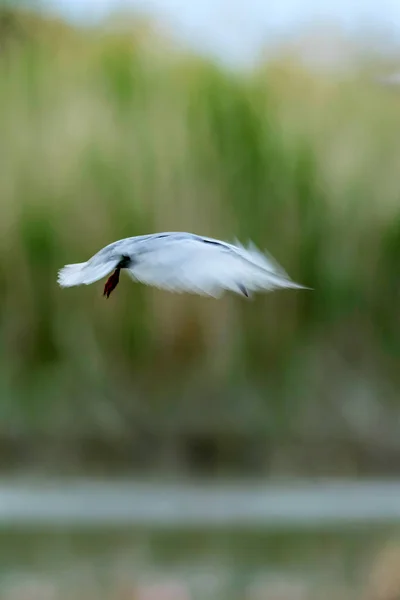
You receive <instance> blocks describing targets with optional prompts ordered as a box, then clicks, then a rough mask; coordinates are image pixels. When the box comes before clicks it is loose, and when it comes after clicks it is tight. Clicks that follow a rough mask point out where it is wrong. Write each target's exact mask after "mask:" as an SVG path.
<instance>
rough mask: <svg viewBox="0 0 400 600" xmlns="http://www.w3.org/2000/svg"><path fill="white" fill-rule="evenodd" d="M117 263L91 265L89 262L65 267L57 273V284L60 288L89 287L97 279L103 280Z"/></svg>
mask: <svg viewBox="0 0 400 600" xmlns="http://www.w3.org/2000/svg"><path fill="white" fill-rule="evenodd" d="M117 264H118V261H113V262H105V263H100V264H96V265H91V264H90V261H88V262H84V263H76V264H74V265H65V267H63V268H62V269H60V270H59V272H58V283H59V285H60V286H61V287H73V286H75V285H89V284H91V283H94V282H95V281H99V279H103V277H106V275H109V274H110V273H111V271H113V270H114V269H115V267H116V266H117Z"/></svg>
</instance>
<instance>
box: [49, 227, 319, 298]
mask: <svg viewBox="0 0 400 600" xmlns="http://www.w3.org/2000/svg"><path fill="white" fill-rule="evenodd" d="M126 257H128V260H129V259H130V261H131V262H130V264H128V265H127V267H126V268H127V270H128V273H129V274H130V275H131V276H132V278H133V279H135V280H136V281H140V282H142V283H144V284H147V285H152V286H155V287H158V288H162V289H165V290H169V291H171V292H191V293H194V294H201V295H207V296H213V297H216V298H217V297H219V296H221V295H222V293H223V292H224V291H225V290H229V291H231V292H234V293H237V294H242V295H243V294H245V295H247V294H250V293H251V292H255V291H261V290H264V291H272V290H274V289H278V288H294V289H308V288H305V287H304V286H302V285H299V284H298V283H295V282H293V281H292V280H291V279H290V278H289V276H288V275H287V273H286V272H285V271H284V270H283V269H282V268H281V267H280V265H279V264H278V263H276V261H275V260H274V259H273V258H272V257H271V256H269V255H267V254H263V253H262V252H261V251H260V250H259V249H258V248H256V246H255V245H254V244H252V243H251V242H250V243H249V245H248V247H247V248H245V247H244V246H242V245H241V244H240V243H239V242H237V243H236V244H228V243H226V242H220V241H218V240H214V239H212V238H205V237H201V236H198V235H194V234H190V233H179V232H176V233H162V234H152V235H145V236H137V237H133V238H126V239H123V240H119V241H118V242H114V243H112V244H109V245H108V246H106V247H105V248H103V249H102V250H100V251H99V252H98V253H97V254H95V255H94V256H93V257H92V258H91V259H89V260H88V261H87V262H85V263H79V264H75V265H66V266H65V267H63V268H62V269H61V270H60V271H59V274H58V282H59V284H60V286H62V287H70V286H75V285H81V284H86V285H88V284H90V283H93V282H95V281H98V280H99V279H101V278H103V277H105V276H106V275H109V274H110V273H111V272H112V271H113V270H114V269H115V268H116V267H117V266H118V264H119V263H120V261H121V259H122V258H125V259H126Z"/></svg>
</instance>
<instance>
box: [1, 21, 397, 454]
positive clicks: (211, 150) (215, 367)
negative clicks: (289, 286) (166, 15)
mask: <svg viewBox="0 0 400 600" xmlns="http://www.w3.org/2000/svg"><path fill="white" fill-rule="evenodd" d="M3 13H4V15H6V14H7V20H5V18H3V17H4V15H3ZM2 15H3V17H2V19H0V27H1V28H2V40H3V43H2V46H3V51H2V54H1V56H0V131H1V136H0V154H1V158H2V159H1V161H0V199H1V217H2V218H1V219H0V250H1V251H0V285H1V290H2V293H1V295H0V341H1V344H0V395H1V396H0V397H1V403H0V422H1V428H0V435H2V436H3V437H7V436H10V435H11V437H12V436H16V437H18V436H22V437H24V436H25V437H26V436H28V437H29V436H37V435H39V436H40V435H44V434H46V436H48V437H50V438H52V439H54V440H57V439H59V438H63V437H75V438H79V437H80V436H83V437H85V436H89V437H90V436H100V437H104V438H107V439H108V438H110V439H114V438H115V437H118V438H120V439H122V438H123V437H124V436H125V437H126V436H128V437H129V436H131V435H132V432H134V431H137V430H140V429H146V430H152V431H155V432H157V431H166V430H167V431H168V432H178V433H180V434H183V433H187V432H196V431H197V432H198V431H215V432H220V433H223V432H226V431H232V430H233V431H239V432H240V431H250V432H257V433H261V434H262V435H267V436H269V438H270V439H272V440H276V441H277V442H279V444H282V443H284V442H285V440H289V439H295V440H298V441H300V442H301V441H304V440H305V439H311V438H313V439H319V440H325V439H328V438H329V436H333V437H334V438H335V439H339V440H343V439H348V438H349V439H350V440H353V441H354V444H355V445H357V444H363V443H364V442H369V440H370V439H373V440H374V443H375V442H376V441H377V440H379V442H383V443H385V441H387V440H388V439H390V440H391V439H392V438H391V435H392V433H393V432H392V430H391V427H392V425H393V417H395V416H396V415H397V411H398V400H397V399H398V393H397V390H398V385H399V383H400V380H399V374H398V373H399V372H398V359H399V350H400V321H399V310H398V302H399V276H398V265H399V262H400V203H399V190H398V172H399V166H400V165H399V161H400V138H399V135H398V133H397V131H396V127H397V125H398V123H399V116H400V98H398V97H397V96H396V94H393V93H388V92H387V91H386V90H383V89H378V88H377V86H374V85H373V84H371V83H368V82H366V81H365V78H364V79H363V77H362V76H361V74H360V73H359V72H358V71H357V69H356V68H355V69H354V73H353V74H352V76H351V77H347V78H345V77H342V78H340V77H336V78H335V77H332V76H330V77H328V76H327V75H325V76H324V75H316V74H313V73H311V72H308V71H307V69H306V68H305V67H302V66H301V64H300V63H299V62H296V60H294V59H293V60H291V59H288V58H287V57H283V58H280V57H279V56H278V57H277V58H275V59H274V60H273V61H272V62H270V63H268V64H266V65H262V66H260V67H259V68H258V69H257V70H255V71H254V72H253V73H250V74H245V75H243V74H236V73H231V72H228V71H225V70H224V69H223V68H221V67H217V66H216V65H214V64H212V63H210V62H209V61H206V60H203V59H201V58H199V57H195V56H191V55H190V54H189V53H188V54H187V55H185V54H184V53H182V52H181V53H178V52H175V53H174V52H172V51H169V50H168V51H166V50H165V49H163V46H162V44H159V46H160V47H159V46H158V45H157V43H158V42H159V40H157V39H155V38H154V36H153V37H152V35H151V34H146V35H141V31H140V29H138V30H134V31H133V32H131V33H126V32H125V33H117V32H116V31H115V30H113V29H110V30H108V31H107V30H102V31H100V30H99V31H93V30H92V31H90V32H80V31H73V30H71V29H69V28H68V27H66V26H64V25H62V24H60V23H57V22H52V21H50V20H46V19H41V18H36V17H33V16H29V15H21V14H19V13H17V12H16V13H13V12H10V11H6V10H5V9H4V10H3V12H2ZM5 23H6V25H5ZM161 230H189V231H194V232H197V233H200V234H204V235H209V236H216V237H220V238H225V239H228V240H232V239H233V238H234V237H237V238H238V239H239V240H241V241H243V242H246V241H247V239H252V240H253V241H254V242H255V243H256V244H257V245H258V246H259V247H260V248H267V249H268V251H269V252H271V253H272V255H273V256H274V257H275V258H276V259H277V260H278V261H279V262H280V263H281V264H282V265H283V266H284V268H285V269H286V270H287V271H288V272H289V274H290V275H291V276H292V277H293V278H294V279H295V280H297V281H299V282H301V283H303V284H305V285H308V286H311V287H312V288H314V291H313V292H279V293H275V294H271V295H268V296H261V297H257V298H256V299H255V300H254V301H253V303H251V304H249V303H248V302H243V301H242V300H241V299H239V298H235V297H231V296H227V297H225V298H223V299H222V300H220V301H218V302H216V301H213V300H204V299H199V298H195V297H187V296H173V295H169V294H167V293H163V292H160V291H156V290H152V289H148V288H144V287H142V286H140V285H132V284H131V283H129V281H128V280H126V281H122V285H120V286H119V288H118V290H117V293H116V294H115V295H113V297H112V298H111V299H110V300H109V301H107V302H106V301H104V300H103V298H102V297H101V292H102V284H99V285H93V286H89V287H87V288H86V287H82V288H76V289H71V290H60V289H59V288H58V287H57V284H56V276H57V270H58V269H59V268H60V267H61V266H63V265H64V264H65V263H71V262H79V261H82V260H85V259H87V258H88V257H89V256H91V255H92V254H94V253H95V252H96V251H97V250H98V249H99V248H101V247H102V246H104V245H106V244H108V243H109V242H111V241H113V240H115V239H120V238H122V237H125V236H131V235H136V234H142V233H147V232H152V231H161ZM370 415H373V416H370ZM378 422H379V426H378ZM375 424H376V430H375V429H374V428H375ZM369 436H372V438H370V437H369ZM392 437H393V443H392V446H391V447H392V448H395V449H396V451H397V449H399V450H400V445H399V442H398V440H397V435H396V436H394V435H393V436H392ZM398 446H399V447H398Z"/></svg>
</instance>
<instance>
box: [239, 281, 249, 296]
mask: <svg viewBox="0 0 400 600" xmlns="http://www.w3.org/2000/svg"><path fill="white" fill-rule="evenodd" d="M238 288H239V290H240V291H241V292H242V294H243V296H246V298H249V292H248V291H247V290H246V288H245V287H244V285H243V284H242V283H238Z"/></svg>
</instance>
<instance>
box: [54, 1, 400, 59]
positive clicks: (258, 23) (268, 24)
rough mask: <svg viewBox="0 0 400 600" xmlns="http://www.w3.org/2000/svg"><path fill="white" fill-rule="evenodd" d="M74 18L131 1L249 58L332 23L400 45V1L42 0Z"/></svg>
mask: <svg viewBox="0 0 400 600" xmlns="http://www.w3.org/2000/svg"><path fill="white" fill-rule="evenodd" d="M43 1H44V2H45V3H46V4H47V5H48V6H50V7H51V8H52V9H56V10H58V11H60V12H61V13H62V15H64V16H65V17H67V18H68V19H71V20H73V21H78V22H79V21H83V22H88V21H92V22H93V21H96V20H98V19H100V18H102V17H104V16H106V15H107V13H108V11H110V10H112V9H113V8H117V7H118V5H120V6H128V7H130V8H132V9H133V10H135V11H138V12H142V13H145V14H149V15H154V16H155V17H156V18H157V19H159V20H161V22H165V23H166V24H167V25H168V26H169V28H170V29H171V30H172V31H173V32H174V33H175V34H176V36H178V39H183V40H184V41H185V42H186V43H188V44H189V45H190V46H192V47H193V48H194V49H196V50H200V51H201V52H204V53H207V54H211V55H213V56H216V57H218V58H221V59H222V60H224V61H226V62H228V63H231V64H233V65H234V64H239V63H249V62H251V61H252V60H253V59H254V58H256V57H257V55H258V53H259V52H260V50H261V49H262V48H263V47H265V46H268V45H269V44H273V43H275V41H276V40H277V39H278V40H279V39H280V38H281V37H282V36H286V37H287V36H288V35H289V36H290V34H291V33H293V32H294V31H296V30H299V28H301V27H304V26H307V25H311V24H317V23H319V22H320V23H325V24H326V23H328V22H329V23H332V24H334V25H337V26H339V27H340V28H341V29H342V30H343V31H344V32H345V33H349V34H357V33H359V32H360V31H362V30H365V29H366V28H370V29H371V28H372V29H374V30H375V31H376V32H378V33H379V32H380V33H381V37H382V34H383V38H384V37H385V35H388V36H389V35H390V37H391V38H392V39H393V38H394V39H395V40H396V39H398V40H399V45H400V0H325V1H324V0H119V1H118V0H43Z"/></svg>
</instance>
